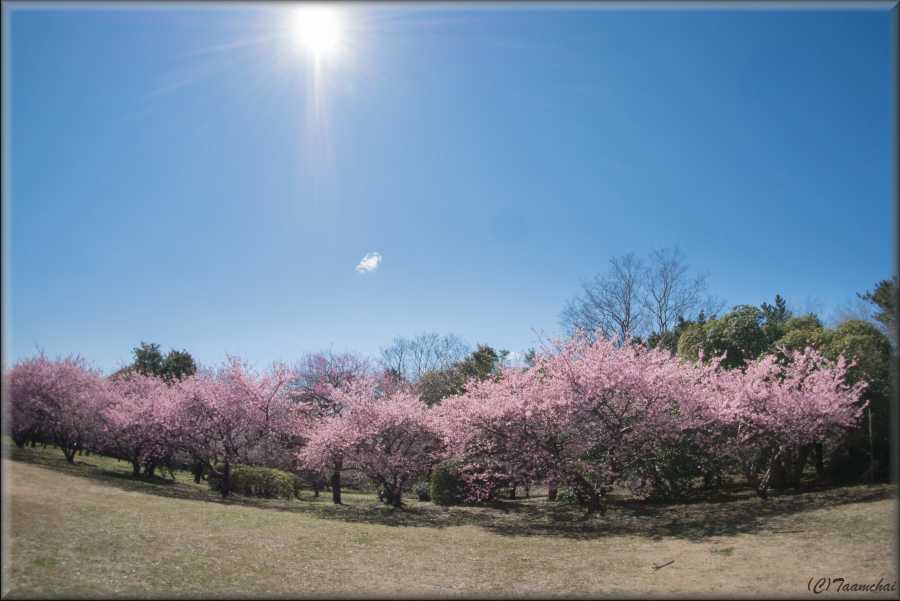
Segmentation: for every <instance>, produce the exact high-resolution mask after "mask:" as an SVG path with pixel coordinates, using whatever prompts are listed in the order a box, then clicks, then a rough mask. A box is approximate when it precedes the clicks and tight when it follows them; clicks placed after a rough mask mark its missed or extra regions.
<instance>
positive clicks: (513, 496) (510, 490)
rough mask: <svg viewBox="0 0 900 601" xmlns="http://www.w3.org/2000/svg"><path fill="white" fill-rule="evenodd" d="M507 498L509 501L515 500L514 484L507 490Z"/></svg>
mask: <svg viewBox="0 0 900 601" xmlns="http://www.w3.org/2000/svg"><path fill="white" fill-rule="evenodd" d="M509 498H510V499H515V498H516V486H515V484H514V485H512V486H511V487H510V489H509Z"/></svg>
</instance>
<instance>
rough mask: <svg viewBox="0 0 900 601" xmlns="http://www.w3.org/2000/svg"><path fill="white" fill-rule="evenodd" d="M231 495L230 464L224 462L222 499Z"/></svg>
mask: <svg viewBox="0 0 900 601" xmlns="http://www.w3.org/2000/svg"><path fill="white" fill-rule="evenodd" d="M230 494H231V464H230V463H229V462H228V461H226V462H225V471H224V472H222V498H223V499H224V498H225V497H227V496H228V495H230Z"/></svg>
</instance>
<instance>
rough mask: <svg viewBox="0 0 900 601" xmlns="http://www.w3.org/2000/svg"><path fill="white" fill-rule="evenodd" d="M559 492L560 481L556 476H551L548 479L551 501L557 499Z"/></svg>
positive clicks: (548, 494)
mask: <svg viewBox="0 0 900 601" xmlns="http://www.w3.org/2000/svg"><path fill="white" fill-rule="evenodd" d="M558 494H559V483H558V482H557V481H556V478H551V479H550V480H548V481H547V499H549V500H550V501H555V500H556V495H558Z"/></svg>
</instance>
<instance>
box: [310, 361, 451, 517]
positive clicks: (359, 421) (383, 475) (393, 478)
mask: <svg viewBox="0 0 900 601" xmlns="http://www.w3.org/2000/svg"><path fill="white" fill-rule="evenodd" d="M323 393H325V394H326V395H327V396H328V398H330V399H332V400H333V401H334V402H335V403H337V404H339V405H340V406H341V408H342V409H341V411H340V413H338V414H335V415H333V416H331V417H329V418H326V419H323V420H322V421H321V423H320V424H319V425H318V427H317V428H316V429H315V430H314V431H313V432H312V434H311V436H310V438H309V442H308V444H307V446H306V447H305V448H304V449H303V451H301V453H300V458H301V460H302V461H303V462H304V463H305V464H306V465H307V466H309V467H310V468H311V469H325V468H330V467H333V466H334V465H336V464H338V465H341V466H342V469H345V470H356V471H359V472H360V473H362V474H363V475H365V476H366V477H367V478H368V479H370V480H371V481H372V482H374V483H376V484H377V485H378V486H380V488H381V490H382V498H383V499H384V501H385V502H386V503H387V504H389V505H392V506H394V507H399V506H400V505H401V504H402V495H403V492H404V491H405V490H406V489H407V488H408V487H409V485H410V484H411V483H412V482H414V480H415V479H416V478H417V477H419V476H421V475H424V474H426V473H427V472H428V470H429V469H430V468H431V466H432V465H433V464H434V463H435V461H436V460H437V458H438V457H439V456H440V451H441V446H442V445H441V438H440V434H439V429H438V426H437V424H436V422H435V420H434V416H433V414H432V413H431V412H430V411H429V410H428V407H427V406H426V405H425V404H424V403H423V402H422V401H421V400H420V399H419V398H418V396H417V395H415V394H414V393H413V392H412V390H411V389H410V388H409V387H408V386H403V385H402V384H400V383H399V382H398V381H397V380H396V378H392V377H390V376H386V377H382V378H377V377H362V378H356V379H355V380H353V381H352V382H348V383H346V384H344V385H343V386H339V387H331V386H329V387H328V389H327V390H323Z"/></svg>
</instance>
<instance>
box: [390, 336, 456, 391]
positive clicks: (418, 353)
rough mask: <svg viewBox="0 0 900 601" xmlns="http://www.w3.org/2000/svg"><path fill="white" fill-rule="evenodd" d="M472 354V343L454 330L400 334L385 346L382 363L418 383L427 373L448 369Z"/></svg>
mask: <svg viewBox="0 0 900 601" xmlns="http://www.w3.org/2000/svg"><path fill="white" fill-rule="evenodd" d="M468 354H469V347H468V345H467V344H466V343H465V342H463V340H462V339H461V338H459V337H458V336H456V335H454V334H446V335H444V336H441V335H440V334H437V333H434V332H431V333H425V334H419V335H418V336H416V337H414V338H404V337H402V336H398V337H397V338H394V341H393V342H392V343H391V345H390V346H388V347H386V348H383V349H381V365H382V367H383V368H384V369H385V370H386V371H390V372H392V373H394V374H397V375H399V376H402V377H403V378H405V379H406V380H407V381H409V382H412V383H415V382H417V381H418V380H419V379H420V378H421V377H422V376H423V375H424V374H426V373H428V372H430V371H435V370H440V369H446V368H448V367H450V366H451V365H453V364H454V363H456V362H458V361H462V360H463V359H465V357H466V356H467V355H468Z"/></svg>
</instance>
